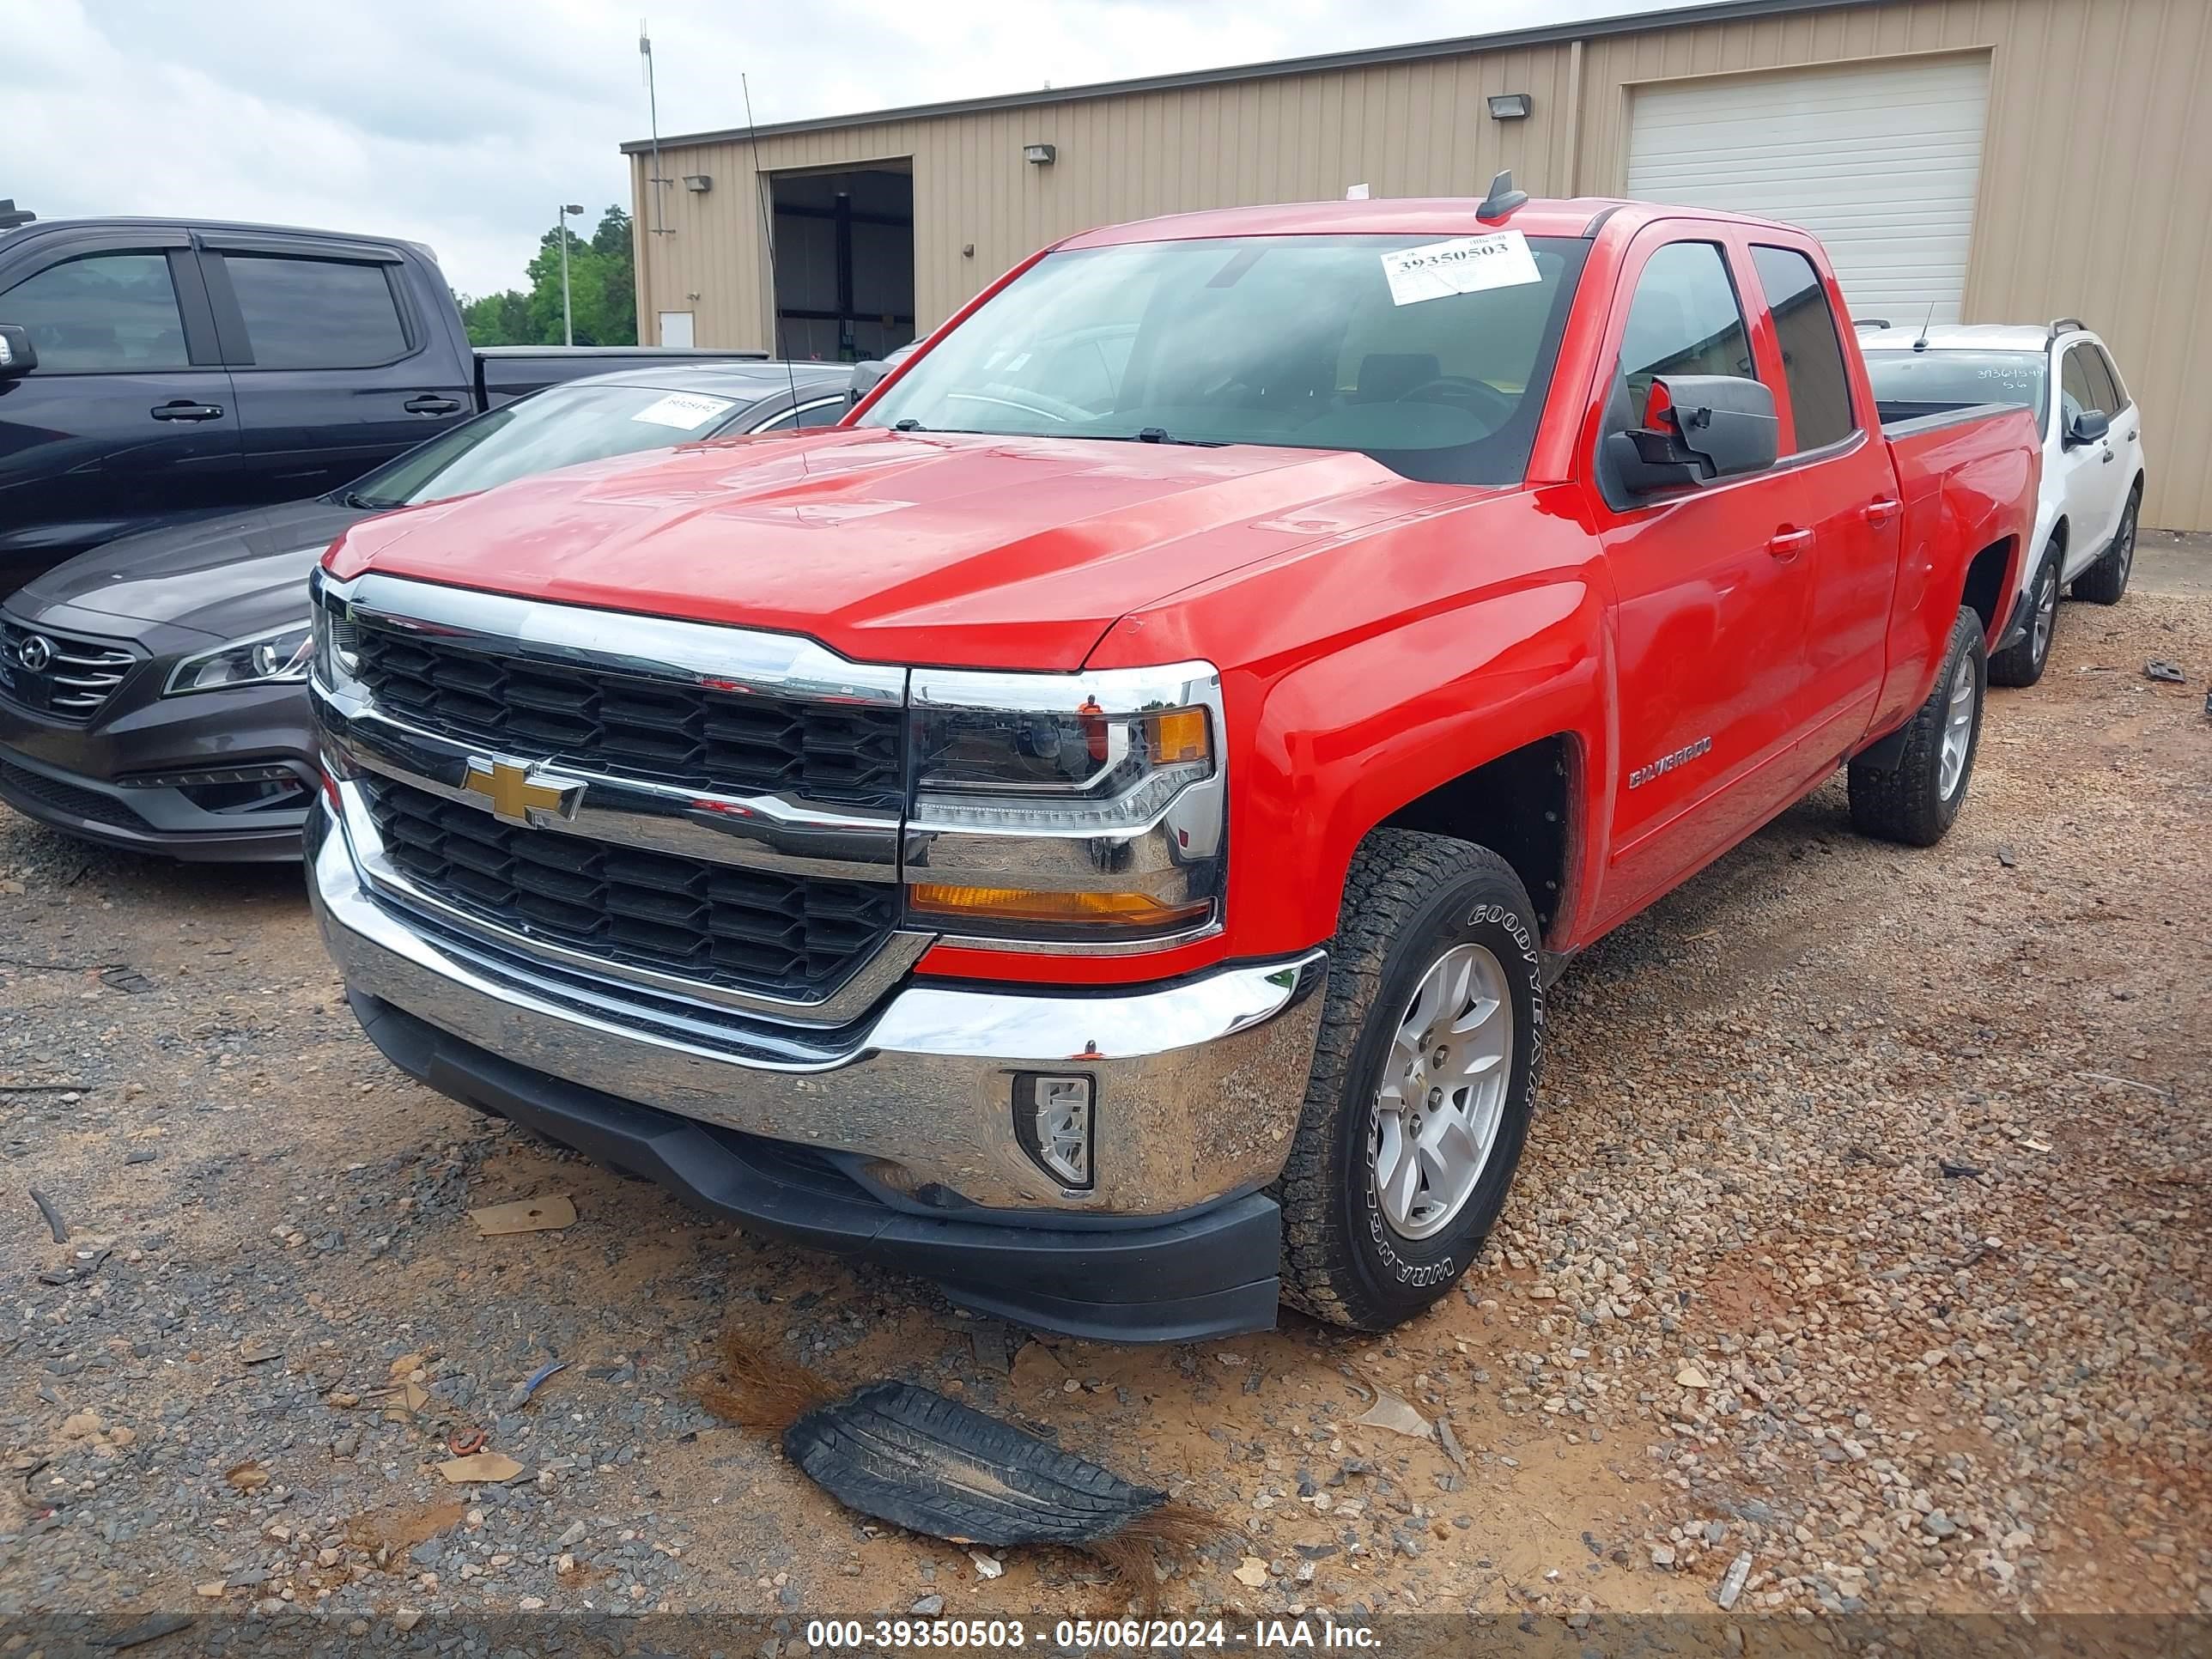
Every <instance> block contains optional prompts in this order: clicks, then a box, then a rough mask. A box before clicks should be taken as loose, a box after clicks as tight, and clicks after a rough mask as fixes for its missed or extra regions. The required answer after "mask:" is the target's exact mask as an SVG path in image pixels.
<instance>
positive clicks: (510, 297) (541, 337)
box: [461, 207, 637, 345]
mask: <svg viewBox="0 0 2212 1659" xmlns="http://www.w3.org/2000/svg"><path fill="white" fill-rule="evenodd" d="M566 234H567V235H568V302H569V314H570V317H571V319H572V321H573V323H574V331H575V338H576V343H577V344H578V345H635V344H636V343H637V289H636V285H635V276H634V273H635V269H636V266H635V258H636V256H635V250H634V248H633V246H632V243H631V240H630V235H631V232H630V222H629V214H627V213H625V212H623V210H622V209H621V208H619V207H611V208H609V209H608V210H606V211H605V213H604V214H602V215H601V216H600V217H599V228H598V229H597V230H596V231H594V232H593V233H592V238H591V240H589V241H586V240H584V239H583V238H582V237H580V236H579V235H577V234H576V233H575V232H574V231H573V230H570V231H568V232H567V233H566ZM524 274H525V275H526V276H527V277H528V279H529V284H530V285H529V287H528V288H526V289H506V290H505V291H503V292H501V293H498V294H487V295H483V296H482V297H480V298H477V299H473V300H471V299H464V300H463V301H461V319H462V320H463V322H465V324H466V325H468V331H469V341H470V343H471V344H473V345H558V344H560V343H561V233H559V232H556V231H550V230H549V231H547V232H546V233H545V234H544V235H543V236H541V237H540V238H538V252H536V253H535V254H533V255H532V257H531V260H530V264H528V265H527V266H526V268H525V273H524Z"/></svg>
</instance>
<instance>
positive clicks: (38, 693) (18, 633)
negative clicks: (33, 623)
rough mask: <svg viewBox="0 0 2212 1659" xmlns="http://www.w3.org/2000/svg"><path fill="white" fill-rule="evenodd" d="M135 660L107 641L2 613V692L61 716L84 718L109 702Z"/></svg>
mask: <svg viewBox="0 0 2212 1659" xmlns="http://www.w3.org/2000/svg"><path fill="white" fill-rule="evenodd" d="M137 663H138V658H137V653H134V652H132V651H131V649H129V647H125V646H121V645H118V644H115V643H114V642H112V641H107V640H94V639H87V638H84V637H83V636H82V635H74V634H57V633H53V632H52V631H51V630H49V629H43V628H33V627H30V626H28V625H27V624H26V623H19V622H15V621H13V620H10V619H9V618H7V617H0V696H6V697H7V698H8V700H9V702H14V703H15V704H17V705H19V706H20V707H22V708H34V709H37V710H38V711H39V712H40V713H41V714H52V715H53V716H54V717H55V718H56V719H58V720H90V719H91V718H92V717H93V716H94V715H95V714H98V713H100V710H101V709H102V708H106V706H107V700H108V699H109V698H110V697H112V696H114V695H115V692H116V689H117V688H118V686H120V685H121V684H123V681H124V678H125V676H126V675H127V674H129V673H130V671H131V669H132V668H134V667H136V666H137Z"/></svg>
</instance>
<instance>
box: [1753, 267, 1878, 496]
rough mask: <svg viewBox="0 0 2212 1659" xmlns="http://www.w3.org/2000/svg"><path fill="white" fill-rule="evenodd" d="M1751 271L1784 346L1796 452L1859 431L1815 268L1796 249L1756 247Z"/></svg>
mask: <svg viewBox="0 0 2212 1659" xmlns="http://www.w3.org/2000/svg"><path fill="white" fill-rule="evenodd" d="M1751 264H1752V269H1753V270H1756V271H1757V272H1758V273H1759V287H1761V288H1762V289H1765V290H1766V308H1767V309H1768V310H1769V311H1770V312H1771V313H1773V315H1774V331H1775V334H1776V335H1777V337H1778V338H1779V339H1780V341H1781V343H1782V374H1783V378H1784V380H1786V381H1787V382H1788V383H1789V386H1790V410H1792V412H1793V413H1794V414H1795V415H1796V417H1797V448H1798V450H1799V452H1800V453H1802V452H1803V451H1805V450H1808V449H1822V448H1825V447H1827V446H1828V445H1830V444H1832V443H1837V442H1840V441H1842V440H1843V439H1845V438H1848V437H1850V435H1851V434H1852V433H1853V432H1855V431H1856V430H1857V422H1855V421H1853V420H1852V419H1851V385H1850V380H1849V379H1848V378H1847V377H1846V375H1845V374H1844V348H1843V345H1842V343H1841V342H1840V341H1838V338H1837V336H1836V318H1835V313H1833V312H1832V311H1831V310H1830V309H1829V308H1828V292H1827V290H1826V289H1824V288H1823V287H1821V286H1820V273H1819V272H1818V271H1816V270H1814V269H1813V262H1812V261H1811V260H1810V259H1808V258H1806V257H1805V256H1804V255H1803V254H1802V253H1800V252H1798V251H1797V250H1796V249H1795V248H1789V247H1761V246H1754V247H1753V249H1752V250H1751Z"/></svg>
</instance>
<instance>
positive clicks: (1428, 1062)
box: [1368, 945, 1514, 1240]
mask: <svg viewBox="0 0 2212 1659" xmlns="http://www.w3.org/2000/svg"><path fill="white" fill-rule="evenodd" d="M1513 1036H1514V1033H1513V999H1512V995H1511V993H1510V989H1509V988H1508V981H1507V980H1506V977H1505V969H1504V964H1503V963H1500V962H1499V961H1498V958H1497V957H1495V956H1494V955H1492V953H1491V952H1490V951H1488V950H1487V949H1486V948H1485V947H1484V946H1482V945H1454V946H1453V947H1452V948H1451V949H1450V950H1449V951H1445V952H1444V953H1443V955H1442V956H1440V957H1437V960H1436V961H1435V962H1433V963H1430V965H1429V969H1428V971H1427V972H1426V973H1425V974H1423V975H1421V979H1420V982H1419V984H1418V985H1416V986H1415V987H1413V995H1412V997H1411V998H1409V999H1408V1000H1407V1004H1406V1006H1405V1008H1404V1010H1403V1011H1402V1012H1401V1013H1400V1014H1399V1016H1398V1023H1397V1025H1396V1027H1395V1029H1394V1030H1393V1032H1392V1035H1391V1039H1390V1052H1389V1055H1388V1056H1387V1057H1386V1058H1385V1060H1384V1061H1383V1083H1382V1085H1381V1087H1380V1088H1378V1089H1377V1090H1376V1097H1375V1104H1374V1109H1373V1111H1372V1113H1371V1115H1370V1130H1369V1135H1368V1162H1369V1168H1370V1170H1371V1172H1372V1175H1373V1178H1374V1182H1375V1196H1376V1203H1377V1204H1378V1206H1380V1207H1381V1209H1382V1212H1383V1219H1384V1220H1385V1221H1386V1222H1387V1223H1388V1224H1389V1227H1390V1231H1393V1232H1394V1233H1396V1234H1397V1235H1398V1236H1399V1237H1401V1238H1404V1239H1408V1240H1418V1239H1424V1238H1430V1237H1434V1236H1435V1235H1436V1234H1437V1233H1439V1232H1441V1231H1443V1229H1444V1228H1446V1227H1447V1226H1449V1225H1451V1222H1452V1220H1453V1218H1455V1217H1456V1216H1457V1215H1458V1214H1459V1212H1461V1211H1462V1209H1464V1208H1465V1207H1466V1206H1467V1200H1468V1196H1469V1194H1472V1193H1473V1192H1474V1189H1475V1187H1476V1185H1477V1183H1479V1182H1480V1181H1481V1179H1482V1172H1483V1170H1485V1169H1486V1168H1487V1167H1488V1165H1489V1163H1490V1154H1491V1151H1492V1148H1493V1147H1494V1146H1496V1145H1497V1142H1498V1127H1499V1125H1500V1124H1501V1123H1502V1122H1503V1121H1504V1115H1505V1096H1506V1091H1507V1090H1508V1089H1509V1088H1510V1086H1511V1085H1512V1081H1513Z"/></svg>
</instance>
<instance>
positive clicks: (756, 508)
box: [330, 428, 1430, 670]
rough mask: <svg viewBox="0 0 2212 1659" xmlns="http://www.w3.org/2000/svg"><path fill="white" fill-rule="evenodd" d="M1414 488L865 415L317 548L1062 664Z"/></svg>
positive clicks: (1302, 467) (1257, 452)
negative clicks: (1109, 635) (1166, 600)
mask: <svg viewBox="0 0 2212 1659" xmlns="http://www.w3.org/2000/svg"><path fill="white" fill-rule="evenodd" d="M1409 492H1411V493H1412V494H1413V495H1415V496H1419V495H1426V494H1428V493H1430V492H1429V490H1428V489H1427V487H1425V486H1421V485H1414V484H1409V483H1407V482H1406V481H1405V480H1404V479H1402V478H1401V477H1399V476H1398V475H1397V474H1395V473H1393V472H1391V471H1389V470H1388V469H1387V468H1385V467H1383V466H1381V465H1377V464H1376V463H1375V462H1374V461H1372V460H1370V459H1368V458H1367V457H1365V456H1364V455H1358V454H1346V453H1334V452H1324V451H1316V450H1298V449H1266V448H1257V447H1244V446H1232V447H1223V448H1198V447H1185V446H1173V445H1163V444H1149V443H1116V442H1111V441H1099V440H1090V439H1032V438H1004V437H992V436H984V435H972V434H947V433H901V432H889V431H884V430H880V429H875V428H858V429H850V430H835V431H829V432H823V433H818V434H811V435H803V436H799V437H796V438H765V439H760V438H757V439H740V440H736V441H721V442H714V443H707V444H699V445H693V446H690V447H685V448H684V449H680V450H678V451H677V452H676V453H674V454H673V455H672V456H664V457H660V458H658V459H653V460H650V461H647V462H643V463H640V462H639V461H638V460H637V459H635V458H618V459H616V460H612V461H607V462H595V463H592V464H590V465H586V466H582V467H572V468H569V469H568V470H566V471H562V472H557V473H548V474H544V475H541V476H539V477H532V478H525V479H520V480H517V481H516V482H514V483H508V484H504V485H501V487H500V488H499V489H494V490H490V491H488V492H487V493H485V494H483V495H477V496H471V497H467V498H465V499H462V500H459V501H447V502H443V503H440V504H438V505H436V506H432V507H421V508H417V509H415V510H412V511H409V512H404V513H395V514H392V515H390V516H388V517H385V518H381V519H378V520H372V521H370V522H368V523H366V524H363V525H361V526H356V528H354V529H353V530H351V531H349V532H347V534H346V536H345V538H344V539H343V541H342V542H341V543H340V544H338V545H337V547H336V548H334V549H333V550H331V559H330V562H331V569H332V572H333V574H337V575H338V576H341V577H349V576H352V575H354V574H358V573H359V572H361V571H362V570H364V569H368V568H375V569H377V570H380V571H383V572H386V573H389V574H394V575H403V576H412V577H416V578H419V579H422V580H427V581H435V582H447V583H451V584H453V585H455V586H464V587H475V588H483V589H488V590H490V591H492V592H504V593H516V594H526V595H530V596H532V597H535V598H542V599H551V600H555V601H558V602H561V603H565V604H570V605H588V606H593V607H599V608H603V609H608V610H617V611H642V612H647V613H651V614H653V615H659V616H667V617H683V618H686V619H689V620H692V621H700V622H714V623H731V624H737V625H742V626H745V627H751V628H764V629H776V630H779V631H785V632H791V633H799V634H806V635H811V636H813V637H814V638H816V639H817V640H820V641H822V642H823V643H824V644H826V645H828V646H829V647H831V648H832V649H833V650H836V651H838V652H840V653H843V654H844V655H845V656H847V657H849V658H852V659H856V660H860V661H871V660H872V661H878V662H905V663H927V664H939V665H953V666H963V667H976V668H1033V669H1048V670H1050V669H1059V670H1069V669H1074V668H1077V667H1079V666H1080V665H1082V662H1083V659H1084V658H1085V656H1086V655H1087V654H1088V653H1089V652H1090V651H1091V647H1093V646H1094V645H1095V644H1096V643H1097V641H1098V639H1099V637H1100V636H1101V635H1103V633H1104V632H1105V630H1106V629H1109V627H1111V626H1112V625H1113V624H1114V623H1115V621H1116V620H1117V619H1118V618H1119V617H1121V616H1123V615H1124V614H1126V613H1127V612H1128V611H1132V610H1134V609H1136V608H1138V607H1139V606H1142V605H1147V604H1150V603H1152V602H1153V601H1155V600H1158V599H1160V598H1162V597H1164V595H1166V594H1168V593H1170V592H1174V591H1175V590H1176V589H1178V588H1182V587H1184V586H1188V585H1190V584H1192V583H1194V582H1198V581H1203V580H1209V579H1212V578H1214V577H1218V576H1220V575H1223V574H1226V573H1227V572H1229V571H1231V570H1233V569H1236V568H1238V567H1240V566H1242V565H1244V564H1249V563H1251V562H1254V561H1256V560H1261V559H1265V558H1267V557H1269V556H1273V555H1275V554H1278V553H1280V552H1283V551H1286V550H1290V549H1292V548H1296V547H1298V546H1300V545H1303V544H1305V543H1307V542H1310V541H1312V540H1314V539H1315V538H1317V537H1321V536H1326V535H1332V534H1340V533H1343V532H1346V531H1347V530H1352V529H1356V528H1358V526H1361V525H1363V524H1368V523H1373V522H1376V521H1379V520H1382V519H1384V518H1388V517H1392V516H1395V515H1396V514H1398V513H1403V512H1406V511H1408V510H1410V508H1411V506H1412V505H1413V504H1414V503H1413V501H1409V500H1408V494H1409Z"/></svg>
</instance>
